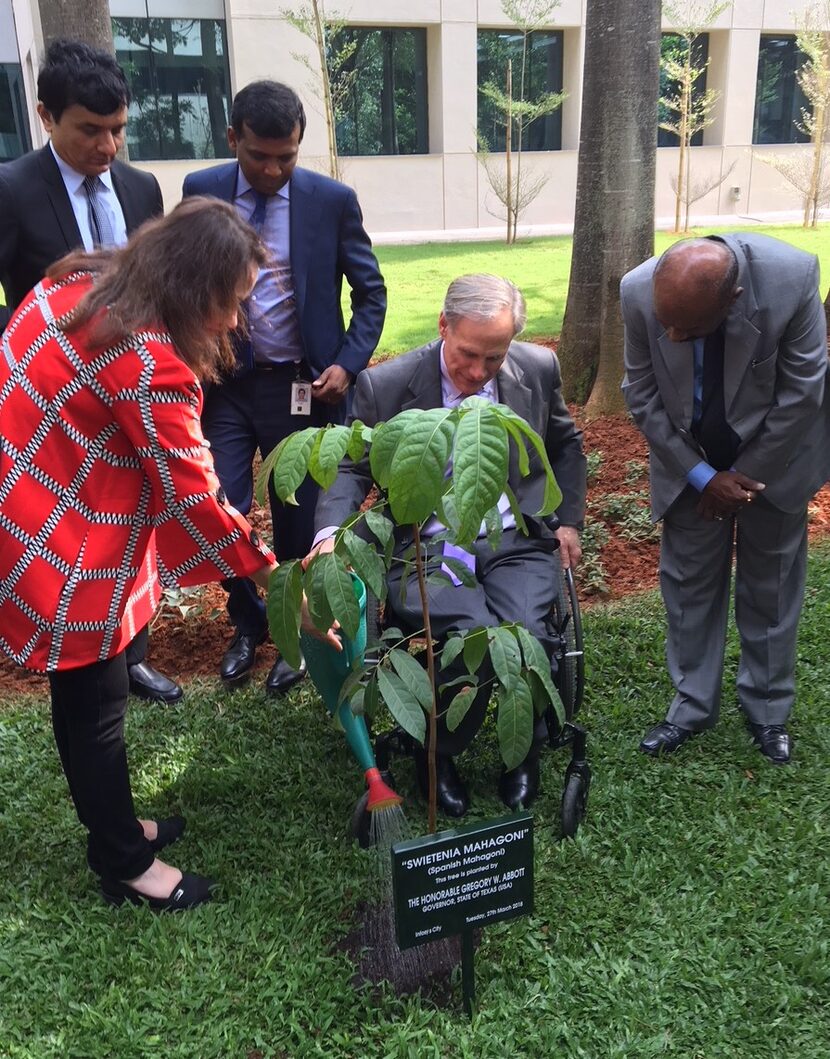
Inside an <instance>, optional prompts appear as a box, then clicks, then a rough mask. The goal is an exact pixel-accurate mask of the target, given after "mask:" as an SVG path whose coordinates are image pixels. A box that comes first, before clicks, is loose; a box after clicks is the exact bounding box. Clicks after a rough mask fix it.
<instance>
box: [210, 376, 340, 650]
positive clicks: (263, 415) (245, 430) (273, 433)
mask: <svg viewBox="0 0 830 1059" xmlns="http://www.w3.org/2000/svg"><path fill="white" fill-rule="evenodd" d="M300 370H301V371H303V368H302V366H301V369H300ZM296 376H297V366H296V365H295V364H293V363H291V364H285V365H278V366H275V367H274V368H273V369H270V370H254V371H252V372H249V373H248V374H246V375H240V376H238V377H235V378H232V379H229V380H227V381H226V382H223V383H222V385H221V386H212V387H211V388H210V389H209V390H208V393H207V395H206V398H205V407H204V411H203V413H202V428H203V430H204V433H205V437H206V438H207V440H208V441H209V442H210V450H211V453H212V455H213V463H214V466H215V468H216V473H217V475H218V476H219V481H220V482H221V483H222V488H223V489H224V490H225V495H226V496H227V498H228V501H229V503H231V504H232V505H233V506H234V507H235V508H236V510H237V511H239V512H240V513H241V514H243V515H247V514H248V513H249V511H250V510H251V503H252V501H253V495H254V475H253V460H254V455H255V453H256V451H257V449H258V450H259V452H260V453H261V455H262V456H267V455H268V453H269V452H270V451H271V450H272V449H273V448H275V447H276V446H277V445H278V444H279V442H280V441H282V439H283V438H284V437H287V436H288V435H289V434H291V433H293V432H294V431H295V430H303V429H305V428H306V427H321V426H325V425H326V423H328V422H329V421H332V420H334V419H336V418H337V416H338V410H337V409H336V408H332V407H331V406H330V405H325V404H323V403H322V402H320V401H315V400H312V402H311V415H310V416H298V415H291V411H290V409H291V404H290V402H291V385H292V383H293V382H294V380H295V378H296ZM303 377H304V378H306V379H308V378H310V376H309V374H308V370H307V369H306V370H305V371H304V372H303ZM318 492H319V487H318V486H317V484H316V482H314V481H313V480H312V479H311V478H308V477H307V478H306V479H305V481H304V482H303V483H302V485H300V487H299V488H298V489H297V492H296V494H295V496H296V499H297V506H296V507H295V506H294V505H293V504H283V503H281V502H280V501H279V500H278V499H277V497H276V495H275V493H274V490H273V487H272V486H271V485H269V499H270V504H271V520H272V523H273V538H274V552H275V553H276V556H277V559H278V560H279V561H280V562H284V561H285V560H286V559H301V558H302V557H303V556H305V555H307V554H308V552H309V550H310V548H311V542H312V540H313V539H314V507H315V504H316V503H317V494H318ZM223 586H224V588H225V589H226V590H227V592H228V616H229V617H230V620H231V623H232V624H233V625H234V626H235V627H236V629H237V630H238V631H239V632H240V633H242V634H244V635H246V636H260V635H263V634H264V633H265V631H266V628H267V622H266V618H265V605H264V603H263V602H262V600H261V599H260V597H259V594H258V592H257V589H256V585H255V584H254V582H253V581H251V580H250V579H249V578H238V577H234V578H229V579H228V580H226V581H224V582H223Z"/></svg>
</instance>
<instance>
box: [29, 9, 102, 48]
mask: <svg viewBox="0 0 830 1059" xmlns="http://www.w3.org/2000/svg"><path fill="white" fill-rule="evenodd" d="M39 7H40V23H41V26H42V27H43V41H44V43H45V45H46V47H47V48H48V47H49V45H50V44H51V43H52V41H55V40H58V39H59V38H60V37H69V38H70V39H71V40H80V41H83V42H84V44H90V45H92V47H93V48H101V49H103V50H104V51H108V52H111V53H112V54H115V47H114V45H113V43H112V22H111V20H110V8H109V3H108V0H72V2H71V3H70V2H68V0H63V2H56V0H39Z"/></svg>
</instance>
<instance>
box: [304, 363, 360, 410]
mask: <svg viewBox="0 0 830 1059" xmlns="http://www.w3.org/2000/svg"><path fill="white" fill-rule="evenodd" d="M351 381H352V375H351V372H348V371H346V369H345V368H341V367H340V365H339V364H332V365H330V367H328V368H326V370H325V371H324V372H323V373H322V374H321V375H320V377H319V378H318V379H315V380H314V382H313V383H312V384H311V392H312V394H313V396H314V397H316V398H317V400H318V401H322V402H323V403H324V404H340V402H341V401H342V400H343V398H344V397H345V396H346V391H347V390H348V388H349V384H350V383H351Z"/></svg>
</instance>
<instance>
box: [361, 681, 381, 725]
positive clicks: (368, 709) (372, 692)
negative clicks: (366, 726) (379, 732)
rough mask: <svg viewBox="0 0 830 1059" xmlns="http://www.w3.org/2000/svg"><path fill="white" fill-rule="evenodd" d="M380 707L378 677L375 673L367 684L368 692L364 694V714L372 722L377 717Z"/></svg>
mask: <svg viewBox="0 0 830 1059" xmlns="http://www.w3.org/2000/svg"><path fill="white" fill-rule="evenodd" d="M379 706H380V694H379V693H378V677H377V672H374V673H373V674H372V676H371V677H370V679H369V681H368V683H367V684H366V690H365V691H364V692H363V712H364V713H365V714H366V716H367V717H368V718H369V719H370V720H371V719H372V718H373V717H376V716H377V712H378V707H379Z"/></svg>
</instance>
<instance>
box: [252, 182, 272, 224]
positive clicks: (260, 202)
mask: <svg viewBox="0 0 830 1059" xmlns="http://www.w3.org/2000/svg"><path fill="white" fill-rule="evenodd" d="M251 190H252V191H253V188H252V189H251ZM253 194H254V212H253V213H252V214H251V219H250V223H251V226H252V227H253V228H256V230H257V231H258V232H261V231H262V226H263V225H264V224H265V211H266V209H267V208H268V196H267V195H263V194H262V192H261V191H254V193H253Z"/></svg>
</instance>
